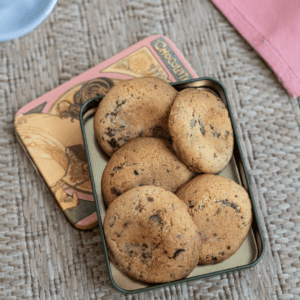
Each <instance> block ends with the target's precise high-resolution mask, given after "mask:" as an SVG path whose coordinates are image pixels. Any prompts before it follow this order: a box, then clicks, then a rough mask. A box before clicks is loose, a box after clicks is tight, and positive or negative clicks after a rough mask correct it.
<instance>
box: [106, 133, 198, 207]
mask: <svg viewBox="0 0 300 300" xmlns="http://www.w3.org/2000/svg"><path fill="white" fill-rule="evenodd" d="M194 175H195V173H193V172H191V171H190V170H189V169H188V168H187V167H186V165H184V164H183V163H182V162H181V161H180V160H179V159H178V158H177V157H176V155H175V153H174V151H173V149H172V145H171V142H170V141H168V140H165V139H159V138H147V137H145V138H136V139H134V140H132V141H130V142H128V143H127V144H126V145H125V146H123V147H122V148H121V149H119V150H118V151H117V152H115V153H114V154H113V155H112V157H111V158H110V160H109V161H108V163H107V165H106V167H105V170H104V172H103V174H102V182H101V186H102V187H101V188H102V193H103V197H104V200H105V203H106V205H107V206H109V205H110V203H111V202H112V201H114V199H116V198H117V197H118V196H119V195H121V194H123V193H125V192H126V191H128V190H130V189H132V188H135V187H137V186H142V185H154V186H160V187H162V188H164V189H166V190H168V191H171V192H173V193H175V192H176V191H177V190H178V188H179V187H181V186H182V185H183V184H184V183H186V182H188V181H189V180H191V179H192V178H193V177H194Z"/></svg>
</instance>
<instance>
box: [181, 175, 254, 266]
mask: <svg viewBox="0 0 300 300" xmlns="http://www.w3.org/2000/svg"><path fill="white" fill-rule="evenodd" d="M176 195H177V196H178V198H179V199H181V200H183V201H184V202H185V203H186V204H187V205H188V207H189V208H188V211H189V213H190V215H191V216H192V219H193V220H194V222H195V223H196V224H197V226H198V230H199V232H200V235H201V241H202V249H201V251H200V256H199V264H212V263H217V262H221V261H223V260H225V259H227V258H229V257H230V256H232V255H233V254H234V253H235V252H236V251H237V250H238V249H239V248H240V246H241V245H242V243H243V242H244V240H245V238H246V237H247V234H248V232H249V229H250V227H251V222H252V206H251V201H250V198H249V195H248V193H247V192H246V190H245V189H244V188H243V187H242V186H240V185H238V184H237V183H236V182H234V181H232V180H230V179H228V178H224V177H221V176H219V175H212V174H203V175H199V176H197V177H195V178H194V179H192V180H191V181H189V182H188V183H187V184H185V185H184V186H182V187H181V188H180V189H179V190H178V192H177V193H176Z"/></svg>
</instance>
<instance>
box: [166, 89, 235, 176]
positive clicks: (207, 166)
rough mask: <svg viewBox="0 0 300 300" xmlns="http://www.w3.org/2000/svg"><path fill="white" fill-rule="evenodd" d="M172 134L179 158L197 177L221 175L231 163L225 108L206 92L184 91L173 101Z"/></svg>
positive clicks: (231, 147) (202, 90) (170, 127)
mask: <svg viewBox="0 0 300 300" xmlns="http://www.w3.org/2000/svg"><path fill="white" fill-rule="evenodd" d="M169 132H170V134H171V137H172V142H173V143H172V146H173V148H174V150H175V152H176V154H177V156H178V157H179V158H180V159H181V160H182V161H183V162H184V163H185V164H186V165H187V166H188V167H189V169H190V170H192V171H193V172H196V173H218V172H220V171H222V170H223V169H224V168H225V167H226V165H227V164H228V162H229V161H230V159H231V156H232V153H233V130H232V126H231V121H230V117H229V114H228V111H227V109H226V107H225V104H224V103H223V102H222V101H221V99H220V98H218V97H217V96H216V95H215V94H214V93H212V92H210V91H209V90H207V89H200V90H198V89H193V88H189V89H185V90H183V91H181V92H179V93H178V95H177V97H176V99H175V100H174V103H173V106H172V109H171V112H170V117H169Z"/></svg>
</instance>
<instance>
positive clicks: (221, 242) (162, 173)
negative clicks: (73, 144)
mask: <svg viewBox="0 0 300 300" xmlns="http://www.w3.org/2000/svg"><path fill="white" fill-rule="evenodd" d="M94 130H95V136H96V138H97V141H98V142H99V144H100V146H101V147H102V149H103V150H104V151H105V152H106V153H107V155H108V156H110V159H109V161H108V163H107V165H106V168H105V170H104V172H103V175H102V182H101V189H102V193H103V198H104V201H105V203H106V206H107V211H106V214H105V219H104V225H103V226H104V233H105V237H106V242H107V246H108V249H109V255H110V258H111V259H112V260H113V261H114V263H115V264H116V266H118V268H119V269H120V270H122V271H123V272H125V273H126V274H128V275H129V276H131V277H133V278H135V279H137V280H141V281H144V282H149V283H163V282H169V281H174V280H179V279H182V278H185V277H186V276H188V275H189V274H190V273H191V272H192V271H193V269H194V268H195V267H196V266H197V265H198V264H202V265H203V264H214V263H218V262H221V261H223V260H225V259H227V258H228V257H230V256H232V255H233V254H234V253H235V252H236V251H237V250H238V249H239V247H240V246H241V244H242V243H243V241H244V240H245V238H246V236H247V234H248V231H249V229H250V227H251V222H252V207H251V201H250V198H249V195H248V193H247V192H246V190H245V189H244V188H243V187H242V186H240V185H238V184H237V183H235V182H234V181H232V180H230V179H228V178H224V177H221V176H219V175H215V174H216V173H219V172H221V171H222V170H223V169H224V168H225V167H226V165H227V164H228V163H229V161H230V159H231V157H232V153H233V147H234V139H233V130H232V125H231V121H230V117H229V114H228V111H227V109H226V106H225V105H224V103H223V102H222V101H221V99H219V97H218V95H216V94H215V93H214V92H212V91H211V90H209V89H193V88H188V89H185V90H183V91H180V92H177V91H176V90H175V89H174V88H173V87H172V86H171V85H170V84H168V83H167V82H165V81H163V80H161V79H158V78H154V77H143V78H135V79H131V80H125V81H122V82H120V83H118V84H117V85H115V86H114V87H112V88H111V90H110V91H109V92H108V94H107V95H106V96H105V97H104V98H103V99H102V101H101V102H100V104H99V107H98V109H97V112H96V114H95V117H94ZM199 174H200V175H199Z"/></svg>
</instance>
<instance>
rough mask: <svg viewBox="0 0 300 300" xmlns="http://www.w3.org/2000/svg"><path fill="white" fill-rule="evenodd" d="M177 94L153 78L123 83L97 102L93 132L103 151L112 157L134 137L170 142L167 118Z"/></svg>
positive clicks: (136, 79)
mask: <svg viewBox="0 0 300 300" xmlns="http://www.w3.org/2000/svg"><path fill="white" fill-rule="evenodd" d="M176 95H177V91H176V90H175V89H174V88H173V87H172V86H171V85H170V84H169V83H167V82H166V81H164V80H162V79H159V78H156V77H141V78H134V79H130V80H124V81H122V82H120V83H118V84H116V85H115V86H114V87H112V88H111V89H110V91H109V92H108V93H107V95H106V96H105V97H104V98H103V99H102V101H101V102H100V104H99V106H98V109H97V112H96V114H95V118H94V130H95V134H96V138H97V141H98V142H99V144H100V146H101V147H102V149H103V150H104V151H105V152H106V153H107V155H109V156H111V155H112V154H113V153H114V152H115V151H116V150H117V149H119V148H120V147H122V146H123V145H125V144H126V143H127V142H128V141H130V140H132V139H134V138H136V137H142V136H143V137H152V136H153V137H160V138H170V135H169V133H168V117H169V113H170V109H171V106H172V103H173V101H174V99H175V97H176Z"/></svg>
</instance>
